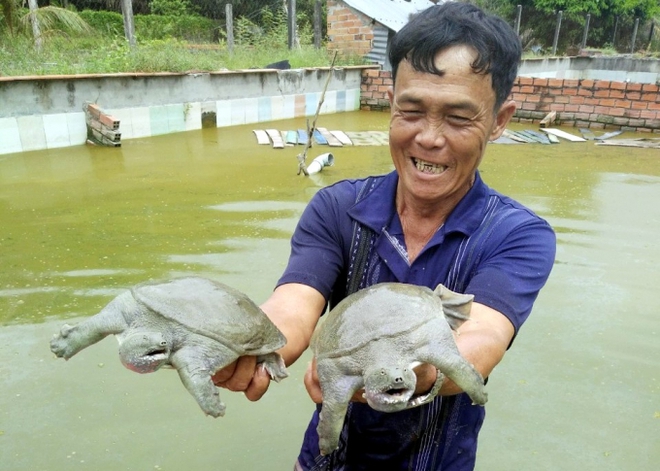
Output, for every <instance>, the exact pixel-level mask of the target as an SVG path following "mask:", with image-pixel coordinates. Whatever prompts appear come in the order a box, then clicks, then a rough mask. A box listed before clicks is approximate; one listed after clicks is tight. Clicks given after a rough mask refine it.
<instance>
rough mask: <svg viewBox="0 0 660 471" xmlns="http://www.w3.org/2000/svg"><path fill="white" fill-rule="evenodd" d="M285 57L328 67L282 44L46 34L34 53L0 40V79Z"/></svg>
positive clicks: (233, 66) (220, 65) (342, 61)
mask: <svg viewBox="0 0 660 471" xmlns="http://www.w3.org/2000/svg"><path fill="white" fill-rule="evenodd" d="M284 59H288V60H289V62H290V64H291V67H292V68H301V67H324V66H326V67H327V66H329V65H330V62H331V57H330V56H329V54H328V52H327V51H326V50H325V48H321V49H319V50H317V49H315V48H314V47H313V46H303V47H301V48H299V49H294V50H288V48H287V47H286V46H285V45H280V46H278V45H277V44H271V45H269V47H258V46H235V47H234V51H233V53H232V54H230V53H229V51H228V50H227V48H226V46H223V45H220V44H203V45H199V44H193V43H189V42H186V41H183V40H179V39H165V40H149V41H141V42H139V43H138V45H137V46H136V47H135V48H131V47H129V45H128V43H127V42H126V41H125V40H124V39H123V38H108V37H103V36H101V37H99V36H96V37H92V36H86V37H67V36H64V35H51V36H49V37H47V38H46V40H45V41H44V46H43V49H42V51H41V52H40V53H38V52H36V51H35V49H34V46H33V43H32V41H31V39H30V38H28V37H26V36H15V37H9V36H6V35H5V36H0V75H2V76H25V75H69V74H92V73H94V74H104V73H118V72H190V71H195V72H211V71H218V70H239V69H251V68H263V67H265V66H266V65H268V64H270V63H273V62H276V61H280V60H284ZM358 64H364V62H363V61H362V60H361V59H360V58H351V57H348V58H346V57H344V58H339V57H338V58H337V62H336V65H340V66H341V65H358Z"/></svg>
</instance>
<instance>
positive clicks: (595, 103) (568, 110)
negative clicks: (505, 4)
mask: <svg viewBox="0 0 660 471" xmlns="http://www.w3.org/2000/svg"><path fill="white" fill-rule="evenodd" d="M391 86H392V74H391V72H389V71H381V70H380V69H379V68H365V69H364V70H363V72H362V86H361V89H362V98H361V99H360V109H362V110H372V111H383V110H386V109H389V101H388V98H387V89H388V88H389V87H391ZM512 98H513V99H514V100H515V101H516V103H517V105H518V109H517V110H516V113H515V115H514V118H513V121H514V122H521V123H530V124H531V123H538V122H539V121H541V120H542V119H543V118H544V117H545V116H546V115H547V114H548V113H550V112H551V111H556V112H557V120H558V124H561V125H563V126H575V127H585V128H594V129H623V130H625V131H639V132H654V133H660V87H659V86H658V85H657V84H654V83H632V82H618V81H612V80H593V79H584V80H579V79H547V78H533V77H518V78H517V79H516V82H515V84H514V87H513V90H512Z"/></svg>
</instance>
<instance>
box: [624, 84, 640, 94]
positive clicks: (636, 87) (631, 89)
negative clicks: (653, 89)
mask: <svg viewBox="0 0 660 471" xmlns="http://www.w3.org/2000/svg"><path fill="white" fill-rule="evenodd" d="M626 90H627V91H629V92H639V91H641V90H642V84H641V83H632V82H630V83H628V88H626Z"/></svg>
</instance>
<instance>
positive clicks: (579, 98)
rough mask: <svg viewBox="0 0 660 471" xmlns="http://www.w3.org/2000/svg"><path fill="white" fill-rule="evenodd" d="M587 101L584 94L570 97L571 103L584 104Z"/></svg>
mask: <svg viewBox="0 0 660 471" xmlns="http://www.w3.org/2000/svg"><path fill="white" fill-rule="evenodd" d="M584 102H585V99H584V97H583V96H572V97H570V99H569V103H571V104H573V105H583V104H584Z"/></svg>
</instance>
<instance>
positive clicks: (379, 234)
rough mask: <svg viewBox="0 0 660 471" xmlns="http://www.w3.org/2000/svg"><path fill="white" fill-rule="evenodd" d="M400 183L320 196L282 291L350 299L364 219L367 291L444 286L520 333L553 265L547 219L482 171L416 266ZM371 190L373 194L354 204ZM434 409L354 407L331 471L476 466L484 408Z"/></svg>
mask: <svg viewBox="0 0 660 471" xmlns="http://www.w3.org/2000/svg"><path fill="white" fill-rule="evenodd" d="M397 183H398V175H397V174H396V172H392V173H390V174H388V175H384V176H380V177H372V178H370V179H368V180H345V181H341V182H338V183H336V184H334V185H332V186H329V187H327V188H324V189H322V190H320V191H319V192H318V193H317V194H316V195H315V196H314V197H313V198H312V200H311V201H310V203H309V205H308V206H307V208H306V209H305V211H304V213H303V215H302V217H301V219H300V221H299V223H298V226H297V228H296V230H295V232H294V234H293V237H292V240H291V256H290V259H289V264H288V266H287V268H286V270H285V272H284V274H283V275H282V277H281V278H280V280H279V282H278V285H282V284H285V283H302V284H306V285H308V286H311V287H313V288H315V289H316V290H318V291H319V292H320V293H321V294H323V296H325V298H326V299H327V300H328V301H329V303H330V307H332V306H334V305H336V304H337V303H338V302H339V301H341V299H343V298H344V297H345V296H346V289H347V287H346V281H347V277H348V274H349V270H351V269H352V267H353V257H354V253H352V251H351V242H352V239H353V235H354V232H355V230H356V227H357V226H356V222H357V223H359V224H361V225H363V226H366V227H368V228H370V229H371V230H372V231H373V233H374V237H373V247H372V250H371V251H370V256H369V261H368V263H367V267H366V269H365V271H366V273H365V274H364V278H363V280H364V281H363V284H362V286H361V287H364V286H370V285H373V284H376V283H380V282H392V281H395V282H397V281H398V282H402V283H411V284H416V285H422V286H427V287H429V288H431V289H434V288H435V287H436V286H437V285H438V284H439V283H442V284H444V285H445V286H447V287H448V288H450V289H452V290H454V291H458V292H463V293H469V294H472V295H474V300H475V302H478V303H481V304H484V305H486V306H489V307H491V308H493V309H495V310H497V311H499V312H501V313H502V314H504V315H505V316H506V317H507V318H508V319H509V320H510V321H511V323H512V324H513V326H514V329H515V332H516V334H517V332H518V330H519V328H520V326H521V325H522V324H523V322H524V321H525V320H526V319H527V317H528V316H529V313H530V312H531V309H532V305H533V303H534V300H535V299H536V297H537V295H538V292H539V290H540V289H541V287H542V286H543V285H544V284H545V281H546V280H547V278H548V276H549V274H550V270H551V268H552V264H553V262H554V255H555V235H554V232H553V231H552V229H551V227H550V226H549V225H548V223H547V222H546V221H544V220H543V219H541V218H539V217H538V216H537V215H535V214H534V213H533V212H532V211H530V210H529V209H527V208H525V207H524V206H522V205H521V204H519V203H517V202H515V201H514V200H512V199H511V198H508V197H506V196H504V195H501V194H499V193H497V192H496V191H494V190H492V189H490V188H488V187H487V186H486V185H485V184H484V183H483V181H482V180H481V177H480V176H479V173H478V172H477V174H476V179H475V182H474V185H473V186H472V188H471V189H470V190H469V191H468V193H467V194H466V195H465V196H464V197H463V199H462V200H461V201H460V202H459V203H458V205H457V206H456V207H455V208H454V210H453V211H452V212H451V214H450V215H449V216H448V217H447V220H446V221H445V223H444V224H443V225H442V226H441V227H440V228H439V229H438V231H437V232H436V233H435V234H434V235H433V237H432V238H431V240H430V241H429V242H428V244H427V245H426V247H424V249H423V250H422V252H420V253H419V255H418V256H417V257H416V258H415V259H414V260H413V262H412V263H409V261H408V256H407V253H406V249H405V242H404V237H403V228H402V226H401V221H400V220H399V216H398V214H397V211H396V206H395V195H396V187H397ZM365 184H368V185H369V191H368V193H367V194H366V196H364V197H363V198H362V199H360V200H359V201H357V202H356V199H357V196H358V193H359V192H360V190H361V189H362V187H363V186H365ZM493 221H495V222H493ZM443 402H444V404H443ZM427 406H428V407H426V406H422V407H419V408H416V409H411V410H409V411H402V412H397V413H393V414H385V413H380V412H377V411H374V410H372V409H371V408H370V407H369V406H367V405H365V404H358V403H353V404H351V408H350V410H349V414H348V416H347V423H346V424H345V427H344V431H343V433H342V441H341V442H340V450H339V451H338V452H337V453H335V454H333V455H335V456H333V458H332V459H333V460H334V463H333V469H342V470H357V469H402V470H403V469H419V470H431V469H433V470H435V469H438V470H439V469H442V470H443V471H448V470H449V471H459V470H460V471H465V470H470V469H473V468H474V459H475V456H476V440H477V434H478V432H479V429H480V427H481V423H482V422H483V418H484V408H483V407H480V406H472V405H471V401H470V400H469V398H468V397H467V395H466V394H459V395H457V396H453V397H452V398H440V397H438V398H437V399H436V401H434V402H433V403H432V404H429V405H427ZM317 421H318V409H317V411H316V412H315V413H314V416H313V418H312V421H311V422H310V426H309V427H308V430H307V432H306V434H305V439H304V442H303V447H302V450H301V454H300V456H299V459H298V462H299V465H300V467H302V469H304V470H310V469H314V466H315V462H316V463H318V462H319V460H320V459H319V457H318V455H319V451H318V436H317V435H316V423H317ZM450 422H451V424H450ZM427 442H428V443H427ZM431 442H432V443H431ZM325 465H327V463H325Z"/></svg>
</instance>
